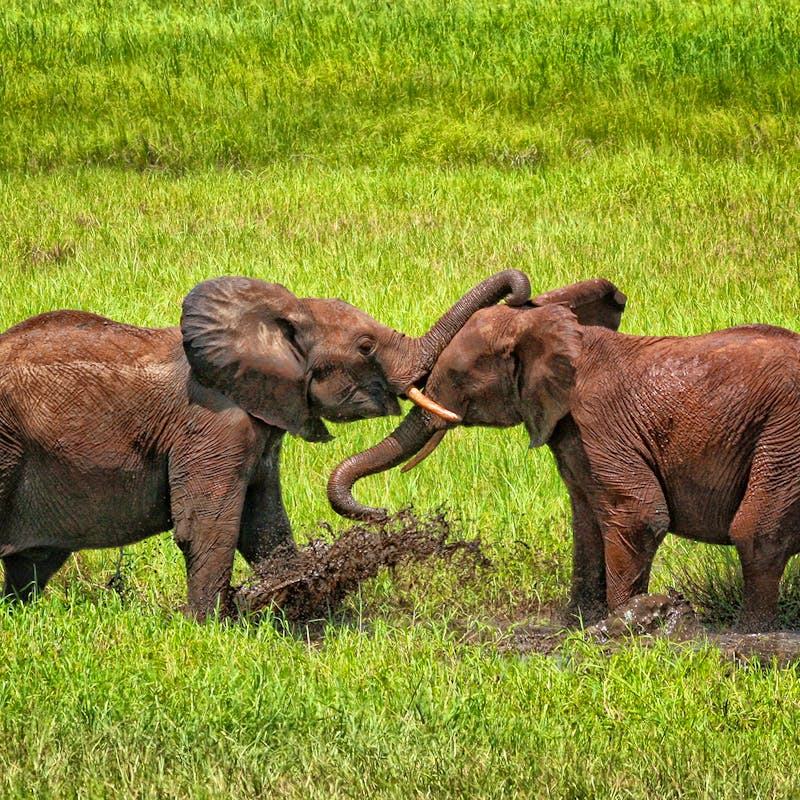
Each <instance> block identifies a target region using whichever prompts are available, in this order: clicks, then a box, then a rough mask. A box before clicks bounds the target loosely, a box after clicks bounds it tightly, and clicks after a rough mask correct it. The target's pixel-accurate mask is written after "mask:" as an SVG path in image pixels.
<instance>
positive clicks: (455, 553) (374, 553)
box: [233, 510, 490, 623]
mask: <svg viewBox="0 0 800 800" xmlns="http://www.w3.org/2000/svg"><path fill="white" fill-rule="evenodd" d="M323 527H324V526H323ZM326 530H327V532H328V534H329V538H328V539H327V540H326V539H312V540H311V541H310V542H309V543H308V544H306V545H305V546H303V547H300V548H279V549H278V550H276V551H275V552H274V553H272V554H271V556H270V557H269V558H268V559H267V560H265V561H263V562H262V563H261V564H259V566H258V569H257V571H256V573H255V575H254V576H253V578H252V579H250V580H249V581H247V582H246V583H244V584H242V585H241V586H239V587H236V588H235V589H234V593H233V603H234V609H235V610H234V616H238V617H242V616H244V617H247V618H249V619H258V618H260V616H263V614H264V612H265V611H270V612H272V614H273V616H275V617H278V618H280V619H281V620H284V621H287V622H290V623H306V622H311V621H313V620H316V619H319V618H320V617H330V616H331V615H332V614H335V613H336V612H337V611H338V610H339V609H340V607H341V606H342V603H343V602H344V600H345V598H346V597H347V595H348V594H350V593H351V592H354V591H355V590H356V589H358V588H359V586H361V584H362V583H363V582H364V581H366V580H369V579H371V578H374V577H376V576H377V575H378V573H379V572H380V571H381V570H382V569H384V568H387V569H390V570H395V569H397V568H398V567H400V566H403V565H408V564H414V563H422V562H431V561H437V562H444V563H446V564H447V565H448V566H449V567H453V568H457V569H459V570H461V571H462V572H467V573H469V574H470V575H474V573H475V571H476V570H479V569H480V568H483V567H487V566H489V565H490V562H489V559H488V558H487V557H486V555H485V554H484V552H483V550H482V549H481V544H480V540H478V539H473V540H469V541H467V540H464V539H458V538H456V537H455V534H454V530H453V527H452V525H451V523H450V521H449V520H448V519H447V518H446V517H445V516H444V514H442V513H436V514H434V515H432V516H430V517H426V518H420V517H417V516H415V515H414V514H413V513H412V512H411V511H410V510H403V511H400V512H398V513H397V514H395V515H394V516H392V517H390V518H389V519H387V520H386V521H385V522H383V523H377V524H369V525H354V526H352V527H350V528H348V529H347V530H345V531H343V532H342V533H340V534H338V535H337V536H336V537H335V538H333V534H332V531H331V530H330V528H326Z"/></svg>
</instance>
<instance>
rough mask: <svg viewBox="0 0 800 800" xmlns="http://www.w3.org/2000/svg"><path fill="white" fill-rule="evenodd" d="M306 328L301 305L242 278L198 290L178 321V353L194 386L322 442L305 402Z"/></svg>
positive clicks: (281, 291) (277, 288) (280, 290)
mask: <svg viewBox="0 0 800 800" xmlns="http://www.w3.org/2000/svg"><path fill="white" fill-rule="evenodd" d="M309 325H310V317H309V315H308V313H307V312H306V311H305V310H304V309H303V307H302V301H300V300H298V298H297V297H295V296H294V295H293V294H292V293H291V292H290V291H289V290H288V289H286V288H284V287H283V286H281V285H279V284H277V283H267V282H266V281H260V280H256V279H254V278H241V277H223V278H212V279H211V280H207V281H203V282H202V283H200V284H198V285H197V286H195V287H194V289H192V290H191V292H189V294H188V295H187V296H186V298H185V299H184V301H183V314H182V316H181V332H182V333H183V348H184V351H185V353H186V358H187V359H188V360H189V365H190V366H191V368H192V374H193V375H194V377H195V379H196V380H197V381H198V382H199V383H201V384H203V385H204V386H208V387H210V388H212V389H216V390H217V391H219V392H222V394H224V395H226V396H227V397H229V398H230V399H231V400H233V401H234V402H235V403H237V404H238V405H239V406H241V407H242V408H243V409H245V411H247V412H248V413H249V414H251V415H252V416H254V417H256V418H258V419H260V420H262V421H264V422H266V423H267V424H268V425H274V426H276V427H278V428H281V429H283V430H286V431H289V432H290V433H296V434H300V435H302V436H304V437H305V438H312V439H314V440H320V439H325V438H328V437H327V431H324V424H323V423H322V422H321V420H316V419H313V418H312V417H311V415H310V412H309V408H308V403H307V400H306V386H307V368H306V358H305V348H304V346H303V334H302V332H303V331H304V330H308V329H309ZM320 426H321V427H322V429H320Z"/></svg>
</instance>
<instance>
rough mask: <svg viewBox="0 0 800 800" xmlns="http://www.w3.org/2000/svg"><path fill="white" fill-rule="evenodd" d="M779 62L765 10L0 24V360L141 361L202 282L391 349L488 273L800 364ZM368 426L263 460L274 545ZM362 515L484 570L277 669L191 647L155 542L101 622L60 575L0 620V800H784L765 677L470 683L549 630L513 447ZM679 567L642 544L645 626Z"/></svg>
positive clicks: (792, 715)
mask: <svg viewBox="0 0 800 800" xmlns="http://www.w3.org/2000/svg"><path fill="white" fill-rule="evenodd" d="M799 42H800V10H798V8H797V6H796V4H790V3H781V2H777V1H776V0H770V2H766V3H758V4H756V3H751V2H739V3H728V4H717V3H707V2H696V3H677V2H666V1H662V2H653V3H648V4H642V3H633V2H610V3H599V2H579V1H578V0H573V1H572V2H567V3H553V2H548V1H545V2H541V3H533V2H530V3H525V2H522V3H514V4H511V3H509V4H498V3H489V2H488V0H487V2H483V1H482V0H474V2H459V3H455V2H453V3H433V2H424V0H420V1H419V2H397V3H394V2H393V3H383V2H381V3H370V2H364V3H355V2H354V3H349V4H348V3H332V2H331V3H313V4H312V3H308V2H305V3H304V2H286V3H280V4H277V3H275V4H265V3H258V4H256V3H244V2H237V3H233V2H231V3H224V2H216V3H215V2H206V3H194V2H188V0H184V2H180V3H170V4H166V3H164V4H160V3H157V2H132V1H131V2H119V3H110V2H109V3H102V2H96V3H89V2H81V1H80V0H79V2H77V3H71V4H66V3H58V2H49V3H37V2H28V3H24V2H20V1H19V0H16V1H15V2H11V3H7V4H5V5H4V6H3V9H2V10H0V208H2V210H3V213H2V214H0V257H2V263H1V264H0V274H1V276H2V282H1V283H0V298H2V302H0V328H2V327H5V326H8V325H11V324H13V323H14V322H16V321H18V320H20V319H22V318H24V317H26V316H29V315H32V314H35V313H38V312H40V311H44V310H48V309H52V308H59V307H70V308H85V309H90V310H92V311H95V312H99V313H102V314H107V315H109V316H111V317H114V318H116V319H120V320H124V321H128V322H133V323H137V324H142V325H172V324H176V323H177V321H178V317H179V309H180V301H181V298H182V297H183V296H184V294H185V293H186V292H187V291H188V290H189V289H190V288H191V286H193V285H194V284H195V283H196V282H197V281H199V280H202V279H204V278H207V277H210V276H213V275H219V274H226V273H228V274H231V273H233V274H246V275H253V276H256V277H261V278H265V279H269V280H274V281H279V282H281V283H284V284H285V285H286V286H288V287H289V288H290V289H291V290H292V291H294V292H295V293H296V294H298V295H301V296H323V297H325V296H338V297H341V298H343V299H345V300H347V301H349V302H352V303H354V304H356V305H358V306H360V307H361V308H363V309H364V310H366V311H368V312H369V313H371V314H372V315H373V316H375V317H377V318H378V319H380V320H381V321H382V322H385V323H387V324H390V325H392V326H394V327H396V328H398V329H400V330H403V331H405V332H407V333H410V334H419V333H421V332H422V331H423V330H425V329H426V328H427V326H428V325H429V324H430V322H431V321H432V320H433V319H435V318H436V317H437V316H438V315H439V313H441V311H442V309H444V308H446V307H447V306H449V304H450V303H452V302H453V301H454V300H455V299H456V298H457V297H458V296H459V295H460V294H462V293H463V292H464V291H465V290H466V289H468V288H470V287H471V286H472V285H474V284H475V283H477V282H478V281H479V280H481V279H483V278H484V277H486V276H487V275H489V274H491V273H493V272H495V271H497V270H500V269H503V268H506V267H518V268H520V269H523V270H525V271H526V272H528V274H529V275H530V276H531V279H532V283H533V285H534V290H535V291H543V290H546V289H549V288H553V287H555V286H559V285H563V284H565V283H569V282H573V281H577V280H581V279H583V278H588V277H594V276H603V277H606V278H609V279H611V280H612V281H614V282H615V283H616V284H617V285H618V286H620V287H621V288H622V289H623V290H624V291H625V292H626V293H627V294H628V296H629V299H630V300H629V307H628V311H626V314H625V316H624V318H623V323H622V329H623V330H625V331H627V332H632V333H648V334H667V333H677V334H693V333H699V332H702V331H706V330H710V329H712V328H719V327H724V326H728V325H732V324H737V323H742V322H754V321H760V322H770V323H774V324H779V325H785V326H787V327H789V328H794V329H800V300H799V299H798V297H799V296H798V290H797V286H798V275H799V273H800V234H798V231H800V224H799V223H800V194H798V176H800V125H798V112H799V109H798V96H797V92H798V89H797V87H798V86H800V74H799V73H800V67H799V66H798V62H799V61H800V59H799V58H798V55H799V54H800V44H798V43H799ZM395 423H396V420H373V421H365V422H361V423H355V424H352V425H347V426H332V427H333V428H334V429H335V432H336V434H337V439H336V440H335V441H334V442H332V443H330V444H329V445H325V446H312V445H309V444H307V443H304V442H302V441H299V440H295V439H291V438H287V442H286V446H285V451H284V456H283V458H284V463H283V465H282V468H283V474H284V489H285V499H286V504H287V508H288V510H289V514H290V517H291V518H292V520H293V522H294V524H295V528H296V531H297V535H298V537H299V538H300V539H301V540H302V539H304V538H306V537H309V536H316V535H318V529H317V527H316V526H317V523H318V521H320V520H326V521H330V522H332V523H333V524H334V526H335V527H337V528H339V529H341V528H343V527H344V523H342V522H339V521H337V520H336V519H335V518H334V515H333V514H332V512H331V511H330V509H329V508H328V505H327V501H326V499H325V480H326V478H327V475H328V474H329V472H330V470H331V469H332V468H333V467H334V466H335V465H336V464H337V463H338V462H339V461H340V460H341V459H342V458H343V457H344V456H346V455H349V454H351V453H352V452H354V451H356V450H358V449H361V448H363V447H365V446H367V445H369V444H371V443H373V442H375V441H376V440H377V439H379V438H380V437H382V436H383V435H384V434H385V433H386V432H388V431H389V430H390V429H391V428H392V427H393V425H394V424H395ZM357 491H358V496H359V498H360V499H363V500H365V501H366V502H368V503H371V504H381V505H388V506H389V507H392V508H397V507H400V506H403V505H407V504H408V503H413V504H414V505H415V507H416V508H417V509H418V510H419V511H422V512H424V511H427V510H431V509H434V508H437V507H439V506H441V505H445V506H447V507H448V508H449V509H450V510H451V513H452V514H453V515H454V516H455V517H457V518H458V519H459V520H460V528H459V530H460V532H461V533H462V534H463V535H464V536H467V537H471V536H477V535H480V536H481V537H482V540H483V542H484V546H485V549H486V550H487V552H488V554H489V555H490V556H491V558H492V560H493V562H494V568H493V569H492V570H491V571H488V572H484V573H481V574H480V575H479V576H478V578H477V579H476V580H471V581H460V580H459V579H458V578H457V577H456V576H454V575H453V574H452V573H451V572H449V571H448V570H447V569H445V568H440V569H438V570H436V571H434V572H432V573H431V572H428V571H424V570H423V571H420V572H414V573H410V574H405V573H403V574H401V575H399V576H397V577H395V578H393V577H392V576H390V575H381V576H379V577H378V578H377V579H375V580H374V581H371V582H370V583H369V584H368V585H367V586H365V587H364V589H363V590H362V591H361V592H360V593H359V594H357V595H355V596H354V597H353V598H351V600H350V602H349V604H348V606H347V608H346V609H345V615H344V616H343V618H341V619H340V618H337V619H333V620H330V621H329V623H328V626H327V629H326V631H325V635H324V637H323V638H322V639H321V640H318V641H308V640H304V639H303V637H302V636H300V637H292V636H284V635H281V634H279V633H277V632H276V631H275V630H274V629H273V627H272V626H270V625H268V624H265V625H261V626H260V627H247V626H239V627H226V626H223V625H217V624H213V623H212V624H209V625H206V626H197V625H193V624H191V623H189V622H187V621H185V620H184V619H183V618H182V616H181V614H180V612H179V610H178V609H179V607H180V604H181V603H182V602H183V599H184V594H185V580H184V575H183V565H182V559H181V556H180V553H179V551H178V549H177V547H176V546H175V545H174V544H173V543H172V542H171V540H170V536H169V534H164V535H162V536H158V537H153V538H151V539H149V540H147V541H145V542H143V543H141V544H139V545H137V546H135V547H131V548H129V549H128V555H127V557H126V561H125V563H124V576H125V584H126V587H127V590H128V591H127V593H126V595H125V597H124V599H123V598H120V597H118V596H117V595H116V594H115V593H113V592H110V591H109V590H107V589H106V588H105V584H106V581H107V580H108V578H109V577H110V576H111V574H112V573H113V572H114V569H115V560H116V555H117V554H116V552H115V551H98V552H84V553H80V554H78V555H77V556H76V557H74V558H73V559H71V561H70V562H69V563H68V565H67V566H66V567H65V568H64V569H63V570H62V571H61V572H60V573H59V574H58V575H57V576H56V578H55V579H54V580H53V582H52V584H51V586H50V587H48V590H47V591H46V592H45V595H44V596H43V597H42V598H40V599H39V601H38V602H37V603H35V604H34V605H32V606H31V607H29V608H25V609H22V610H16V611H13V612H12V611H8V610H3V609H0V741H2V743H3V744H2V747H0V797H3V798H27V797H37V798H38V797H42V798H48V797H52V798H71V797H82V798H103V797H108V796H110V795H112V794H114V795H120V796H124V797H127V796H130V797H141V798H156V797H158V798H161V797H187V796H192V797H200V798H202V797H223V796H224V797H237V798H238V797H241V798H248V797H262V796H263V797H271V796H275V797H277V796H280V797H297V798H301V797H302V798H306V797H320V798H321V797H325V798H328V797H359V798H360V797H364V798H366V797H387V798H392V797H398V798H400V797H403V798H406V797H507V796H523V797H524V796H530V797H558V798H562V797H589V796H592V797H603V798H605V797H612V798H613V797H619V798H623V797H624V798H632V797H636V798H638V797H641V798H650V797H662V796H663V797H675V798H677V797H681V798H687V797H697V798H706V797H707V798H717V797H748V798H750V797H752V798H777V797H792V796H794V795H795V794H796V781H795V776H796V775H797V774H798V767H800V747H799V746H798V741H797V740H798V736H797V733H796V728H797V725H796V717H797V710H798V704H800V687H798V685H797V671H796V669H794V668H788V669H779V668H777V667H770V666H766V667H762V668H756V667H752V668H744V667H737V666H734V665H733V664H731V663H728V662H725V661H723V660H722V658H721V657H720V655H719V654H718V653H717V652H716V651H714V650H712V649H706V648H701V649H699V650H694V649H691V648H685V649H676V648H671V647H670V646H668V645H666V644H659V645H658V646H656V647H654V648H653V649H646V648H643V647H639V646H637V645H635V644H630V645H625V646H623V647H622V648H621V650H620V651H619V652H618V653H617V654H616V655H612V656H608V655H606V654H605V653H604V652H602V651H601V650H600V649H598V648H597V647H595V646H590V645H588V644H586V643H583V642H581V641H579V640H578V639H577V638H576V639H574V640H571V641H570V642H568V644H567V645H566V647H565V649H564V651H563V652H562V653H561V654H560V655H559V656H557V657H544V656H539V655H536V654H532V655H528V656H524V657H523V656H520V655H518V654H517V655H515V654H514V653H513V652H509V651H503V650H501V649H500V648H498V646H497V644H498V637H500V636H502V635H503V634H502V633H500V629H501V623H507V622H508V621H509V620H513V619H517V618H521V617H522V616H523V615H524V614H525V613H530V612H532V611H533V610H535V609H536V608H537V606H538V604H539V603H542V604H546V605H553V606H559V605H560V604H563V603H564V602H565V600H566V597H567V595H568V584H569V574H570V555H571V543H570V526H569V502H568V497H567V494H566V491H565V489H564V487H563V484H562V483H561V482H560V480H559V478H558V475H557V473H556V470H555V467H554V464H553V461H552V458H551V457H550V455H549V453H548V452H547V451H546V450H537V451H533V452H529V451H528V450H527V442H526V439H525V436H524V433H523V431H522V430H520V429H514V430H510V431H489V430H458V431H455V432H453V433H451V434H450V435H449V436H448V438H447V439H446V440H445V442H444V443H443V444H442V445H441V447H440V448H439V449H438V450H437V452H436V454H435V455H434V456H433V457H431V458H430V459H429V460H428V461H426V462H425V464H424V465H422V466H420V467H419V468H417V469H416V470H414V471H413V472H411V473H409V474H408V475H400V474H399V472H397V471H395V472H390V473H388V474H385V475H381V476H373V477H371V478H368V479H366V480H364V481H363V482H362V483H360V484H359V486H358V490H357ZM709 553H710V550H709V549H708V548H705V547H704V546H702V545H696V544H687V543H683V542H676V541H674V540H673V539H671V538H668V541H667V542H666V543H665V545H664V546H663V548H662V552H660V554H659V557H658V559H657V562H656V565H655V569H654V575H653V586H654V588H656V589H663V588H666V587H667V586H668V585H670V584H673V583H675V582H676V580H677V579H676V575H680V574H681V571H682V570H684V573H683V574H686V575H689V576H691V575H698V574H701V573H702V570H703V569H704V564H705V562H704V560H703V559H704V558H706V557H707V556H708V554H709ZM692 570H694V572H692ZM698 570H700V572H698ZM244 575H246V570H245V568H244V565H243V564H241V563H238V564H237V578H238V577H240V576H244ZM714 581H715V582H716V583H719V581H718V580H717V579H716V578H715V579H714ZM776 753H777V754H779V757H777V758H776V757H775V754H776ZM731 765H736V769H732V768H730V767H731Z"/></svg>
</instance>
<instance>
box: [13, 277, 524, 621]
mask: <svg viewBox="0 0 800 800" xmlns="http://www.w3.org/2000/svg"><path fill="white" fill-rule="evenodd" d="M509 292H511V293H512V294H511V298H512V301H513V302H517V303H519V302H524V301H525V300H526V299H527V297H528V296H529V294H530V286H529V284H528V280H527V278H526V276H525V275H524V274H523V273H520V272H517V271H515V270H508V271H506V272H505V273H498V274H497V275H495V276H493V277H492V278H490V279H488V280H487V281H484V282H483V283H482V284H480V285H479V286H478V287H476V288H475V289H473V290H472V291H471V292H469V293H468V294H467V295H465V296H464V297H463V298H462V299H461V300H460V301H459V302H458V303H456V304H455V305H454V306H453V308H451V309H450V311H449V312H447V313H446V314H445V315H444V316H443V317H442V318H441V319H440V320H439V321H438V322H437V323H436V325H435V326H434V327H433V328H432V329H431V330H430V331H429V332H428V333H427V334H426V335H425V336H423V337H420V338H419V339H415V338H407V337H405V336H404V335H403V334H401V333H398V332H396V331H394V330H392V329H391V328H387V327H385V326H384V325H381V324H380V323H378V322H376V321H375V320H373V319H372V318H371V317H369V316H368V315H367V314H365V313H363V312H362V311H359V310H358V309H357V308H354V307H353V306H350V305H348V304H347V303H344V302H342V301H340V300H319V299H313V298H307V299H301V298H298V297H295V296H294V295H293V294H292V293H291V292H289V291H288V290H287V289H285V288H284V287H283V286H280V285H278V284H271V283H266V282H264V281H260V280H254V279H250V278H240V277H226V278H215V279H212V280H208V281H205V282H203V283H201V284H199V285H198V286H196V287H195V288H194V289H193V290H192V291H191V292H190V293H189V294H188V295H187V297H186V298H185V300H184V303H183V316H182V319H181V327H180V328H177V327H174V328H163V329H153V328H139V327H133V326H131V325H124V324H121V323H118V322H113V321H112V320H109V319H105V318H103V317H99V316H96V315H94V314H89V313H85V312H81V311H54V312H50V313H46V314H41V315H39V316H36V317H32V318H31V319H28V320H26V321H24V322H21V323H20V324H18V325H16V326H14V327H13V328H11V329H9V330H8V331H6V332H5V333H3V334H2V335H0V558H2V561H3V565H4V572H5V581H4V587H3V591H4V595H5V596H10V597H12V598H17V599H20V600H27V599H28V598H29V597H31V595H32V594H33V593H34V592H35V591H37V590H41V589H43V588H44V586H45V584H46V583H47V581H48V579H49V578H50V577H51V576H52V574H53V573H54V572H55V571H56V570H57V569H58V568H59V567H60V566H61V565H62V564H63V563H64V561H65V560H66V559H67V557H68V556H69V554H70V553H71V552H73V551H76V550H81V549H84V548H98V547H115V546H121V545H126V544H130V543H132V542H136V541H138V540H140V539H143V538H145V537H147V536H151V535H153V534H155V533H159V532H161V531H166V530H170V529H173V528H174V532H175V540H176V541H177V543H178V545H179V546H180V548H181V550H182V551H183V554H184V556H185V560H186V572H187V583H188V613H189V614H190V615H192V616H194V617H196V618H198V619H204V618H205V617H206V616H207V615H208V614H210V613H213V612H215V610H219V611H220V613H223V614H224V613H226V611H227V610H228V603H229V584H230V579H231V570H232V565H233V559H234V553H235V551H236V550H237V549H238V550H239V552H241V554H242V555H243V556H244V557H245V559H247V561H248V562H249V563H250V564H256V563H257V562H258V561H259V560H261V559H263V558H264V557H265V556H266V555H267V554H268V553H269V552H270V551H271V550H272V549H273V548H274V547H275V546H276V545H278V544H281V543H284V542H286V541H287V540H289V541H291V529H290V525H289V520H288V519H287V516H286V512H285V510H284V507H283V502H282V499H281V487H280V479H279V468H278V461H279V454H280V448H281V442H282V439H283V436H284V434H285V433H286V432H287V431H288V432H290V433H293V434H297V435H298V436H301V437H303V438H304V439H306V440H308V441H312V442H319V441H326V440H328V439H329V438H330V436H329V434H328V432H327V430H326V428H325V424H324V422H323V418H325V419H329V420H334V421H337V422H338V421H340V422H346V421H350V420H357V419H365V418H369V417H377V416H381V415H385V414H397V413H399V404H398V402H397V397H398V396H399V395H403V394H404V393H405V392H406V391H407V390H409V389H410V388H411V387H413V386H414V385H415V384H419V383H421V382H422V381H424V380H425V378H426V377H427V374H428V372H429V370H430V368H431V365H432V364H433V362H434V361H435V359H436V357H437V356H438V354H439V353H440V352H441V351H442V349H443V348H444V347H445V346H446V344H447V343H448V342H449V341H450V339H451V338H452V336H453V335H454V334H455V333H456V332H457V331H458V330H459V328H460V327H461V326H462V325H463V324H464V322H465V321H466V320H467V319H468V318H469V316H470V315H471V314H472V313H473V312H474V311H475V310H476V309H478V308H480V307H483V306H486V305H488V304H492V303H495V302H497V300H499V299H500V298H502V297H503V296H505V295H506V294H507V293H509Z"/></svg>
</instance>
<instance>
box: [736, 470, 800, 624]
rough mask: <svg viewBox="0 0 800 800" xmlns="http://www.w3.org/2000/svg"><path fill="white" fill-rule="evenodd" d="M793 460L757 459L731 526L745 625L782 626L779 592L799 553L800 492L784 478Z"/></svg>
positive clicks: (790, 471)
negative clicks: (739, 566)
mask: <svg viewBox="0 0 800 800" xmlns="http://www.w3.org/2000/svg"><path fill="white" fill-rule="evenodd" d="M795 472H796V466H795V465H794V464H792V463H785V464H774V463H772V464H769V465H765V464H764V463H763V462H761V463H759V461H758V460H756V461H754V462H753V466H752V469H751V473H750V483H749V484H748V486H747V490H746V491H745V495H744V498H743V499H742V502H741V504H740V505H739V508H738V510H737V512H736V515H735V516H734V518H733V521H732V523H731V526H730V531H729V533H730V539H731V541H732V542H733V544H734V545H735V546H736V552H737V553H738V554H739V560H740V561H741V564H742V576H743V578H744V597H743V600H742V609H741V612H740V614H739V627H740V628H741V629H742V630H747V631H763V630H771V629H774V628H775V627H777V625H778V593H779V590H780V582H781V578H782V577H783V572H784V569H785V567H786V564H787V563H788V561H789V558H790V557H791V556H792V555H793V554H794V553H796V552H797V549H798V548H797V542H796V540H797V531H798V530H799V529H800V496H797V494H798V492H797V490H796V487H795V486H794V485H793V483H787V482H785V481H784V480H782V479H781V478H782V476H785V475H794V474H795Z"/></svg>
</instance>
